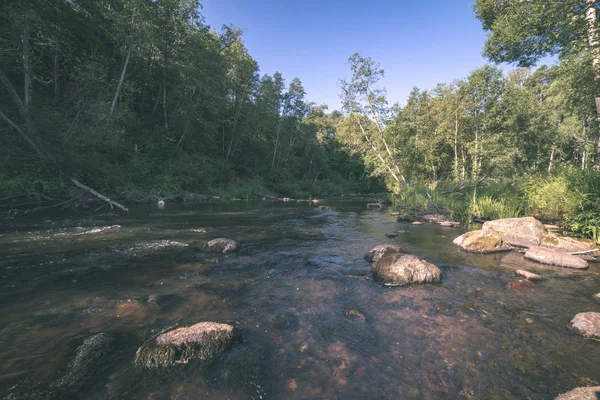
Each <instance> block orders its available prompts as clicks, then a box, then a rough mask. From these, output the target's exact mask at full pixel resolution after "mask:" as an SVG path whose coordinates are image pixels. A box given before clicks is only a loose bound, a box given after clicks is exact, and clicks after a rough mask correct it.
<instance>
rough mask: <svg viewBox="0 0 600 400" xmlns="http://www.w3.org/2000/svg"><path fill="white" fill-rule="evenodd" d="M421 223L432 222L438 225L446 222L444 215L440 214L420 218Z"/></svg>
mask: <svg viewBox="0 0 600 400" xmlns="http://www.w3.org/2000/svg"><path fill="white" fill-rule="evenodd" d="M421 219H422V220H423V221H427V222H432V223H434V224H439V223H442V222H445V221H447V220H448V218H447V217H446V216H445V215H442V214H426V215H423V216H422V217H421Z"/></svg>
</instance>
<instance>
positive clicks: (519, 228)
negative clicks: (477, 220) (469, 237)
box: [481, 217, 548, 247]
mask: <svg viewBox="0 0 600 400" xmlns="http://www.w3.org/2000/svg"><path fill="white" fill-rule="evenodd" d="M481 230H482V231H483V232H484V233H485V234H496V235H499V236H500V237H501V238H502V241H503V242H504V243H507V244H511V245H513V246H520V247H531V246H539V245H541V243H542V239H543V238H544V237H545V236H546V235H547V234H548V231H547V230H546V228H544V224H542V223H541V222H540V221H538V220H537V219H535V218H532V217H525V218H505V219H497V220H494V221H487V222H486V223H484V224H483V227H482V228H481Z"/></svg>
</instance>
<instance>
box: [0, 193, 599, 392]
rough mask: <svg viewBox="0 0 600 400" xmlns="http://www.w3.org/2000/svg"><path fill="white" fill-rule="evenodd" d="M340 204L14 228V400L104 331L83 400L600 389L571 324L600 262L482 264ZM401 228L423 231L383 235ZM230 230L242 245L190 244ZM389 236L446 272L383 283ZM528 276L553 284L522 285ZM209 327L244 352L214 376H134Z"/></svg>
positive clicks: (212, 209)
mask: <svg viewBox="0 0 600 400" xmlns="http://www.w3.org/2000/svg"><path fill="white" fill-rule="evenodd" d="M328 204H329V205H331V206H333V207H334V208H335V211H318V210H316V209H315V208H314V207H311V206H310V205H309V204H308V203H274V202H251V203H242V202H237V203H230V204H202V205H193V206H187V205H186V206H184V205H171V204H168V205H167V207H166V208H165V209H164V210H158V209H156V208H155V207H150V206H139V207H131V208H132V210H131V212H130V213H129V214H127V215H120V214H116V213H106V214H102V215H95V216H86V217H82V216H81V215H77V214H65V213H61V214H45V215H34V216H28V217H26V218H21V219H13V220H5V221H3V224H2V225H1V226H0V277H1V281H0V344H1V347H0V348H1V350H0V397H4V396H10V395H11V394H10V393H12V394H13V395H15V394H20V395H22V396H24V397H23V398H28V397H30V396H28V395H27V393H28V392H29V391H34V392H35V393H38V394H39V393H44V389H45V388H48V387H51V385H52V384H53V382H56V381H57V380H59V379H60V378H61V377H62V376H64V375H65V374H66V373H68V371H69V363H70V362H71V360H72V359H73V358H74V356H75V349H76V348H77V347H78V346H79V345H80V344H81V343H82V342H83V340H84V339H85V338H87V337H90V336H92V335H94V334H97V333H101V332H104V333H107V334H108V335H110V337H112V338H113V339H114V340H115V341H116V343H118V345H117V346H113V347H114V353H111V354H110V355H109V356H108V357H105V358H104V359H102V365H99V366H98V368H97V370H95V371H94V373H93V376H92V377H90V379H88V380H87V382H88V383H87V384H86V385H85V386H84V387H81V388H78V389H77V392H76V393H71V394H70V396H72V397H73V398H89V399H106V398H114V399H118V398H124V399H125V398H126V399H163V398H164V399H166V398H174V399H196V398H214V399H225V398H229V399H248V398H250V399H261V398H262V399H307V398H329V399H336V398H339V399H353V398H375V399H399V398H403V399H409V398H415V399H417V398H418V399H420V398H423V399H447V398H473V399H481V398H499V399H503V398H506V399H512V398H519V399H522V398H531V399H547V398H552V397H554V396H556V395H557V394H558V393H561V392H565V391H568V390H570V389H572V388H574V387H577V386H587V385H597V384H598V383H599V382H600V343H599V342H597V341H593V340H586V339H583V338H582V337H580V336H579V335H578V334H576V333H575V332H574V331H572V330H571V329H570V328H569V321H570V320H571V319H572V318H573V316H575V314H577V313H578V312H585V311H596V312H600V305H598V304H596V303H594V302H593V300H592V295H593V294H594V293H597V292H599V291H600V267H599V266H598V264H592V265H591V267H590V269H589V270H587V271H571V270H562V269H559V268H553V267H542V266H540V265H538V264H533V263H531V262H528V261H525V260H523V258H522V256H521V255H520V254H518V253H510V254H505V253H503V254H495V255H486V256H482V255H470V254H466V253H463V252H461V251H459V250H458V249H457V248H456V247H455V246H453V245H452V240H453V239H454V237H456V236H457V235H459V234H460V233H462V232H464V230H461V229H459V228H442V227H439V226H437V225H432V224H425V225H423V226H412V225H407V224H400V223H397V222H395V221H394V219H393V218H392V217H390V215H389V211H390V210H384V211H373V210H367V209H366V202H360V201H338V202H335V201H330V202H328ZM194 229H205V230H206V233H204V234H202V233H197V232H194V231H193V230H194ZM398 229H404V230H407V231H408V233H407V234H404V235H400V236H399V237H397V238H395V239H388V238H386V237H385V236H384V234H385V233H387V232H392V231H395V230H398ZM216 237H229V238H232V239H236V240H238V241H239V242H241V244H242V248H241V251H240V252H238V253H236V254H233V255H215V254H206V253H200V252H198V251H197V250H194V249H193V248H192V247H190V246H187V245H186V244H187V243H189V242H190V241H194V240H209V239H212V238H216ZM381 243H396V244H399V245H401V246H403V247H404V248H405V249H407V250H408V251H409V252H411V253H413V254H415V255H417V256H419V257H422V258H424V259H426V260H427V261H429V262H432V263H435V264H436V265H438V266H439V267H440V268H441V269H442V273H443V281H442V283H441V284H434V285H420V286H411V287H403V288H384V287H381V286H380V285H379V284H378V283H377V282H375V281H373V279H372V276H371V273H370V269H369V266H368V264H367V263H366V262H365V261H364V260H363V255H364V253H365V252H366V251H368V250H369V249H371V248H372V247H373V246H375V245H377V244H381ZM519 268H525V269H528V270H530V271H532V272H536V273H540V274H542V275H544V276H545V277H546V278H548V279H547V280H546V281H544V282H541V283H536V284H535V286H534V288H533V289H522V290H515V289H508V288H507V287H506V284H507V283H508V282H511V281H515V280H517V278H516V277H515V275H514V271H515V270H516V269H519ZM199 321H216V322H226V323H230V324H233V325H235V326H237V327H239V328H240V330H241V332H242V334H243V336H244V342H243V343H242V344H238V345H236V346H234V347H233V348H232V349H231V350H230V351H228V352H226V353H224V354H223V355H222V356H221V357H219V358H218V359H217V360H215V361H214V362H213V363H211V364H210V365H208V366H206V365H204V364H200V363H194V362H192V363H190V364H188V365H181V366H178V367H177V368H171V369H164V370H159V371H151V372H148V371H143V370H139V369H136V368H133V367H132V365H131V361H132V360H133V358H134V357H135V351H136V350H137V348H138V347H139V346H140V345H141V344H142V343H143V341H144V340H146V339H147V338H149V337H150V336H152V335H153V334H154V333H156V332H158V331H160V330H162V329H164V328H166V327H169V326H172V325H176V324H191V323H195V322H199ZM40 396H42V395H40ZM42 397H43V396H42Z"/></svg>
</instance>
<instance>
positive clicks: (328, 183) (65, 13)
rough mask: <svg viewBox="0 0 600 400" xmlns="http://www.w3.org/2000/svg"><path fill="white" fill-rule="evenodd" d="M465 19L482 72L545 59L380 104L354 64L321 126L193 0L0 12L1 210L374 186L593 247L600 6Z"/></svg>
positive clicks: (481, 1) (298, 87)
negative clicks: (557, 225)
mask: <svg viewBox="0 0 600 400" xmlns="http://www.w3.org/2000/svg"><path fill="white" fill-rule="evenodd" d="M474 10H475V13H476V16H477V18H479V19H480V20H481V21H482V24H483V27H484V29H485V30H487V31H489V37H488V41H487V43H486V47H485V49H484V53H485V54H486V55H487V56H488V57H489V58H490V59H491V60H492V61H497V62H500V61H508V62H514V63H517V64H519V65H520V66H523V67H527V66H531V65H532V64H533V63H535V62H536V61H538V60H539V59H540V58H541V57H542V56H545V55H548V54H558V55H559V56H560V62H559V63H558V64H557V65H555V66H552V67H546V66H541V67H539V68H538V69H536V70H531V69H529V68H519V69H516V70H513V71H511V72H510V73H507V74H504V73H503V72H502V71H501V70H500V69H499V68H497V67H495V66H493V65H484V66H483V67H481V68H479V69H476V70H474V71H472V72H471V73H470V74H469V75H468V76H466V77H463V78H461V79H457V80H455V81H454V82H451V83H440V84H439V85H438V86H437V87H435V88H434V89H433V90H421V89H418V88H415V89H414V90H413V91H412V92H411V94H410V96H409V98H408V100H407V101H406V102H405V103H404V104H402V105H399V104H394V105H390V104H389V103H388V102H387V98H386V91H385V88H384V87H382V86H381V81H382V78H383V76H384V71H383V70H382V69H381V68H380V67H379V65H378V64H377V63H376V62H374V61H373V60H371V59H370V58H368V57H363V56H361V55H359V54H354V55H352V56H351V57H350V58H349V67H350V72H351V74H352V75H351V77H350V78H349V79H347V80H344V81H342V87H341V95H342V102H343V109H342V110H341V111H332V112H331V113H328V112H327V106H326V105H315V104H313V103H311V102H310V101H309V100H308V99H307V96H306V93H305V91H304V88H303V86H302V82H301V81H300V80H299V79H298V78H294V79H292V80H291V81H290V82H289V83H287V82H286V81H285V80H284V78H283V77H282V76H281V74H280V73H275V74H273V75H272V76H270V75H262V76H261V75H260V74H259V66H258V65H257V63H256V61H255V60H254V59H253V58H252V56H251V55H250V54H249V52H248V49H247V48H246V47H245V45H244V42H243V37H242V32H241V31H240V30H239V29H237V28H235V27H232V26H225V27H223V28H222V29H221V30H220V31H216V30H214V29H212V28H210V27H209V26H208V25H206V23H205V22H204V20H203V18H202V16H201V14H200V12H201V4H200V3H199V0H159V1H148V0H101V1H96V0H93V1H92V0H73V1H67V0H54V1H49V0H23V1H21V0H19V1H17V0H7V1H5V2H3V3H2V4H1V5H0V81H1V85H0V129H1V132H2V134H1V135H0V153H1V156H2V157H1V158H0V196H10V195H14V194H27V195H28V196H30V197H38V198H39V197H46V198H47V197H48V196H49V197H53V198H61V197H62V198H64V197H66V196H67V195H68V192H69V191H70V190H71V186H72V185H71V184H70V182H69V178H70V177H76V178H78V179H80V180H82V181H84V182H85V183H86V184H88V185H90V186H92V187H94V188H97V189H99V190H101V191H106V192H107V193H111V194H116V195H121V196H125V195H133V196H139V197H140V198H144V197H145V198H148V197H152V196H154V197H159V196H167V195H169V194H174V193H180V192H182V191H188V192H200V193H209V194H214V195H218V196H223V197H239V198H250V197H251V196H255V195H257V194H258V195H259V194H261V193H264V192H267V191H269V190H271V191H275V192H277V193H279V194H282V195H303V196H311V195H318V194H333V193H343V192H374V191H378V190H380V189H384V188H387V189H388V190H389V191H390V192H392V193H394V194H395V195H396V199H399V200H400V203H401V204H402V205H404V206H412V207H414V208H417V209H421V210H439V211H444V212H447V213H449V214H451V215H455V216H458V217H463V218H470V217H471V216H476V217H478V218H498V217H507V216H516V215H530V214H532V215H536V216H538V217H540V218H543V219H547V220H563V221H568V222H569V223H570V224H571V227H572V228H574V229H576V230H578V231H581V232H583V233H585V234H586V235H589V236H595V237H598V234H599V231H600V229H599V228H598V221H599V219H600V217H598V215H599V206H598V205H597V204H596V203H597V202H596V200H595V199H596V198H598V196H599V195H600V189H599V185H600V183H599V182H600V178H598V169H597V168H598V167H597V165H595V164H600V155H599V154H598V151H599V147H598V143H600V133H599V132H600V126H599V123H598V121H599V119H598V116H599V115H600V111H599V110H598V109H596V104H595V102H596V103H598V104H599V105H600V98H599V97H598V96H597V95H596V94H597V93H600V90H599V78H600V40H599V39H598V32H597V19H598V14H600V13H598V12H597V11H598V5H597V4H596V2H595V1H592V0H586V1H584V2H577V3H573V4H567V3H562V2H547V3H543V4H542V2H527V1H520V0H502V1H500V0H477V1H475V6H474ZM475 183H477V184H475ZM384 185H385V186H384Z"/></svg>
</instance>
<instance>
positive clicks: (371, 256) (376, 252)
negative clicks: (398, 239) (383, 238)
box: [365, 244, 403, 263]
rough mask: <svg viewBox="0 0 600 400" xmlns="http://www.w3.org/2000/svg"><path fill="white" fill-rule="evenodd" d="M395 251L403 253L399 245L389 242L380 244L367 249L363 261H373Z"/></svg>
mask: <svg viewBox="0 0 600 400" xmlns="http://www.w3.org/2000/svg"><path fill="white" fill-rule="evenodd" d="M396 253H403V251H402V249H401V248H400V246H394V245H391V244H380V245H377V246H375V247H373V248H372V249H371V250H369V252H367V253H366V254H365V261H366V262H370V263H374V262H377V261H379V260H380V259H381V258H382V257H385V256H389V255H390V254H396Z"/></svg>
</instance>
